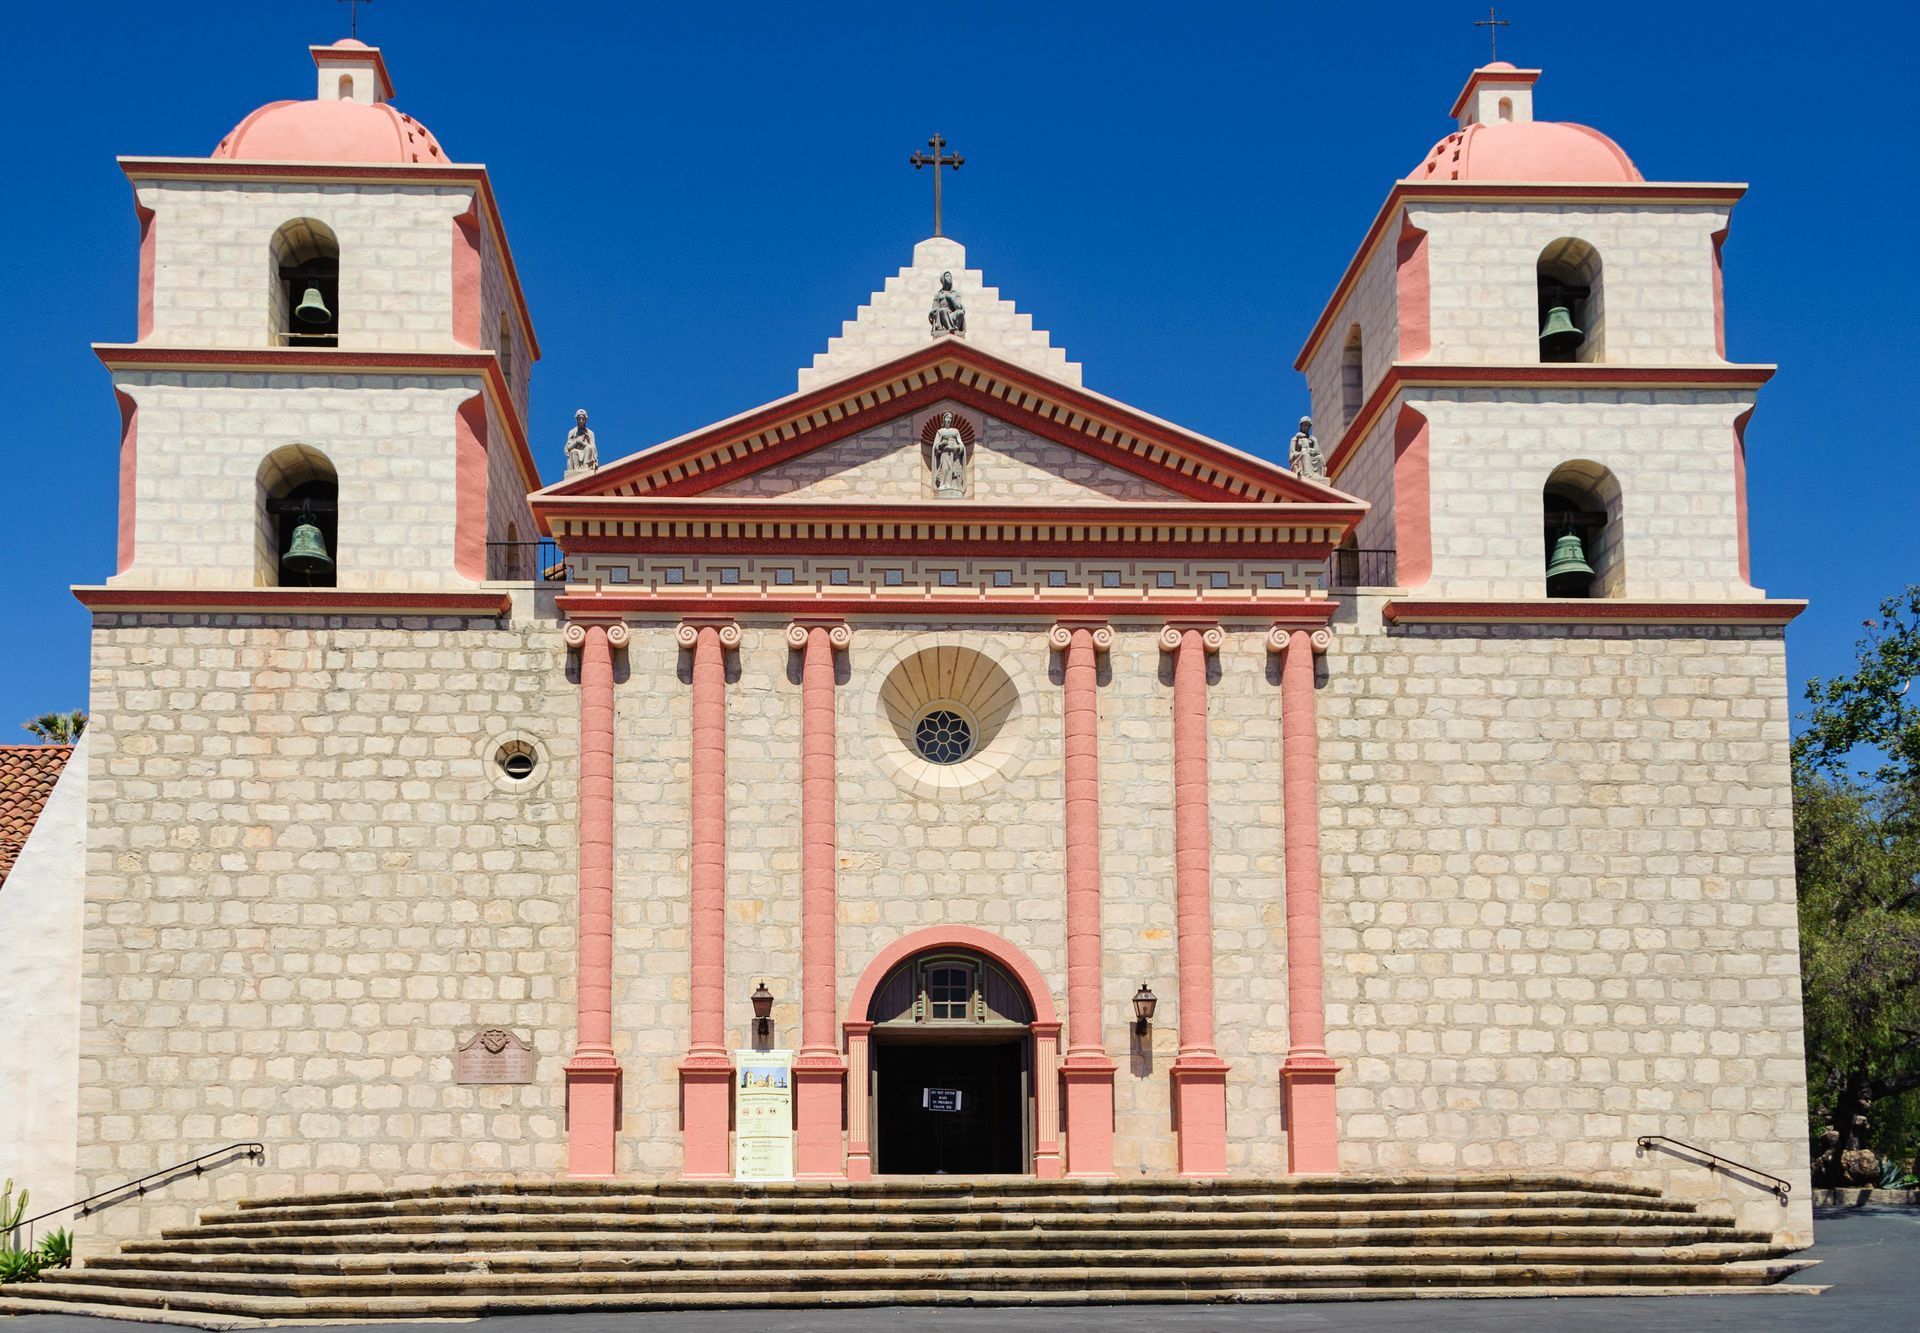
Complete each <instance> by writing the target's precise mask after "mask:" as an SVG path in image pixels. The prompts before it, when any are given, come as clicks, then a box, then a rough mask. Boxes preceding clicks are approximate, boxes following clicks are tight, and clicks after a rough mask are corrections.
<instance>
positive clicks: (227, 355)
mask: <svg viewBox="0 0 1920 1333" xmlns="http://www.w3.org/2000/svg"><path fill="white" fill-rule="evenodd" d="M93 353H94V355H95V356H97V357H99V358H100V364H102V365H104V366H105V367H106V368H107V369H108V370H181V369H189V370H193V369H200V370H205V369H218V370H236V369H238V370H257V371H260V372H261V373H263V374H269V375H272V374H292V373H295V372H298V371H307V370H321V371H332V372H361V371H372V372H374V373H375V374H389V375H419V374H445V375H477V376H479V377H481V378H482V379H484V380H485V381H486V384H487V388H488V391H489V392H490V393H491V395H492V397H493V400H494V406H495V408H496V409H497V410H498V411H499V414H500V418H501V420H503V421H505V422H506V423H507V430H508V432H509V433H510V434H511V435H512V436H513V450H514V459H515V462H516V463H517V464H518V466H519V468H520V478H521V480H522V481H524V482H525V483H526V485H527V489H528V490H529V491H537V490H539V489H540V468H539V466H538V465H537V464H536V463H535V462H534V461H533V450H532V448H531V447H530V446H529V444H528V441H527V426H526V423H525V422H524V421H522V420H521V419H520V409H519V408H517V407H516V406H514V401H513V393H512V391H511V390H509V389H508V387H507V377H506V375H505V374H504V373H503V372H502V371H501V369H500V358H499V357H498V356H496V355H494V353H492V352H475V351H469V350H465V349H453V350H449V351H445V352H386V351H377V350H359V349H352V348H332V347H156V346H150V345H148V344H145V343H95V344H94V345H93Z"/></svg>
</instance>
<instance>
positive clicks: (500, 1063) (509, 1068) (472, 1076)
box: [453, 1028, 533, 1083]
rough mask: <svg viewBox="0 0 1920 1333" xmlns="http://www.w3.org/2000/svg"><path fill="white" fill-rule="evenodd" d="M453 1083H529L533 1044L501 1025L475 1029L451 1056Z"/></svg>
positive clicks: (531, 1074)
mask: <svg viewBox="0 0 1920 1333" xmlns="http://www.w3.org/2000/svg"><path fill="white" fill-rule="evenodd" d="M453 1081H454V1082H455V1083H531V1082H533V1047H531V1046H529V1045H527V1043H525V1042H524V1041H521V1040H520V1038H518V1037H516V1036H514V1035H513V1034H512V1033H511V1032H508V1031H506V1030H505V1029H504V1028H488V1029H487V1030H486V1031H485V1032H480V1033H476V1034H475V1035H474V1036H473V1037H472V1039H470V1040H469V1041H468V1042H467V1043H466V1044H465V1045H464V1046H462V1047H461V1048H460V1049H459V1050H458V1051H457V1052H456V1053H455V1054H454V1057H453Z"/></svg>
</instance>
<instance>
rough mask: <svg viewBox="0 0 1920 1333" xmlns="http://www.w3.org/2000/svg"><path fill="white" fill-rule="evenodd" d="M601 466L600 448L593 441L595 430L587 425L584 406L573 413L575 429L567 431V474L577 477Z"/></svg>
mask: <svg viewBox="0 0 1920 1333" xmlns="http://www.w3.org/2000/svg"><path fill="white" fill-rule="evenodd" d="M599 467H600V449H599V447H598V446H597V445H595V444H594V442H593V431H592V430H590V429H589V428H588V426H587V409H586V408H584V407H583V408H581V409H580V410H579V411H578V412H575V413H574V414H573V429H572V430H570V431H568V432H567V475H568V476H569V477H577V476H579V475H581V474H582V473H585V472H594V471H598V470H599Z"/></svg>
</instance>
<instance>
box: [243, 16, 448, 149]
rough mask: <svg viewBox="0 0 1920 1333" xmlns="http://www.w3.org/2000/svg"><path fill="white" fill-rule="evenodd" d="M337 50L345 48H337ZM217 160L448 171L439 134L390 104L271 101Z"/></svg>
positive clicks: (246, 124) (254, 115)
mask: <svg viewBox="0 0 1920 1333" xmlns="http://www.w3.org/2000/svg"><path fill="white" fill-rule="evenodd" d="M335 45H336V46H340V45H345V43H335ZM213 155H214V156H215V157H225V158H238V159H243V160H245V161H249V162H407V163H413V162H420V163H426V164H429V165H435V166H442V165H445V164H446V161H447V155H446V152H445V151H444V150H443V149H442V148H441V147H440V141H439V140H437V139H435V138H434V137H433V134H432V133H431V132H430V131H429V130H428V129H427V127H426V126H425V125H422V124H421V123H420V122H419V121H417V120H415V119H414V118H413V117H412V116H409V115H407V114H405V113H404V112H400V111H395V110H394V109H393V108H392V107H390V106H388V105H386V104H385V103H384V102H382V103H377V104H375V105H372V106H368V105H366V104H365V103H362V102H319V101H314V102H271V103H269V104H267V105H266V106H263V107H261V108H260V109H259V110H258V111H256V112H254V113H253V114H252V115H250V116H248V117H247V118H246V119H245V120H243V121H241V122H240V123H239V124H238V125H236V126H234V127H233V132H232V133H230V134H228V135H227V137H226V138H224V139H222V140H221V141H220V146H219V147H218V148H216V149H214V150H213Z"/></svg>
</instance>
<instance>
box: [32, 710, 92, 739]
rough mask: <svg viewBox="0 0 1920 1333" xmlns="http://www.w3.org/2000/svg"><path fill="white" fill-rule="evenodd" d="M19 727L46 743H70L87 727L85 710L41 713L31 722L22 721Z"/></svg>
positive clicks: (78, 737)
mask: <svg viewBox="0 0 1920 1333" xmlns="http://www.w3.org/2000/svg"><path fill="white" fill-rule="evenodd" d="M20 729H21V730H22V731H27V732H31V733H32V734H34V735H35V736H38V737H39V738H40V739H41V741H42V742H44V743H45V744H47V745H72V744H73V743H74V742H75V741H77V740H79V739H80V733H81V732H83V731H85V730H86V729H87V710H86V709H84V708H76V709H74V710H73V711H72V712H71V713H42V714H40V716H39V717H36V718H34V719H33V720H32V721H31V722H22V723H21V724H20Z"/></svg>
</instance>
